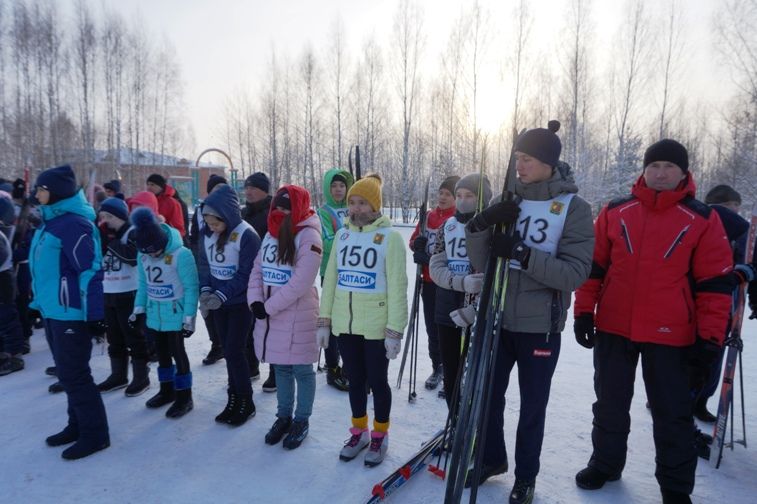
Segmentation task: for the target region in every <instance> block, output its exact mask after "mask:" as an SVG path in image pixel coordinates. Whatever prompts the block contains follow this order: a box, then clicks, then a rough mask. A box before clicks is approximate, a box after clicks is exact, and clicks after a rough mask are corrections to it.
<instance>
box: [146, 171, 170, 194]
mask: <svg viewBox="0 0 757 504" xmlns="http://www.w3.org/2000/svg"><path fill="white" fill-rule="evenodd" d="M147 181H148V182H152V183H153V184H155V185H157V186H160V188H161V189H163V190H165V188H166V179H165V177H163V175H160V174H159V173H153V174H152V175H150V176H149V177H147Z"/></svg>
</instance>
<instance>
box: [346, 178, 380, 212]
mask: <svg viewBox="0 0 757 504" xmlns="http://www.w3.org/2000/svg"><path fill="white" fill-rule="evenodd" d="M381 184H382V181H381V177H380V176H379V175H378V174H377V173H371V174H370V175H366V176H365V177H363V178H361V179H360V180H358V181H357V182H355V183H354V184H353V185H352V187H350V190H349V192H348V193H347V200H349V199H350V196H360V197H361V198H363V199H364V200H365V201H367V202H368V203H369V204H370V205H371V208H373V211H374V212H380V211H381V200H382V198H381Z"/></svg>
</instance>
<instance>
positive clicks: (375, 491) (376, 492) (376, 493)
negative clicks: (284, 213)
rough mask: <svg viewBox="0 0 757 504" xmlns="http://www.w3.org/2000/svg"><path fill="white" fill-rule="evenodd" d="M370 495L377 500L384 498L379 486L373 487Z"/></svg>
mask: <svg viewBox="0 0 757 504" xmlns="http://www.w3.org/2000/svg"><path fill="white" fill-rule="evenodd" d="M371 495H374V496H376V497H378V498H379V499H381V500H384V497H386V493H385V492H384V487H383V486H381V485H380V484H378V485H375V486H374V487H373V492H371Z"/></svg>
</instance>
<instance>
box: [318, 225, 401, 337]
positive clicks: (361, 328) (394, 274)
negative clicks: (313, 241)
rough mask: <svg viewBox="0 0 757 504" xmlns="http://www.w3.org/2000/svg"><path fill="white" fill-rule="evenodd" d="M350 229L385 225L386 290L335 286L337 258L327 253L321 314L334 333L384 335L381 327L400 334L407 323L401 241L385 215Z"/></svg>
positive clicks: (349, 226) (363, 229)
mask: <svg viewBox="0 0 757 504" xmlns="http://www.w3.org/2000/svg"><path fill="white" fill-rule="evenodd" d="M348 228H349V229H350V230H351V231H361V232H370V231H374V230H375V229H378V228H387V230H386V234H387V245H386V247H387V249H386V264H385V267H386V292H385V293H383V294H366V293H361V292H346V291H343V290H339V289H337V288H336V282H337V258H336V253H335V252H334V250H332V251H331V253H330V254H329V260H328V266H327V267H326V276H325V277H324V281H323V291H322V293H321V313H320V316H321V317H322V318H328V319H331V331H332V332H333V333H334V334H336V335H339V334H360V335H362V336H364V337H365V339H372V340H379V339H384V329H390V330H392V331H395V332H397V333H399V334H404V332H405V326H406V325H407V269H406V268H407V266H406V259H405V243H404V240H403V239H402V236H401V235H400V234H399V232H397V231H393V230H392V229H391V228H392V223H391V221H390V220H389V218H388V217H386V216H383V215H382V216H381V217H379V218H378V219H376V220H375V221H374V222H373V223H372V224H370V225H368V226H363V227H362V228H359V227H357V226H354V225H352V224H348Z"/></svg>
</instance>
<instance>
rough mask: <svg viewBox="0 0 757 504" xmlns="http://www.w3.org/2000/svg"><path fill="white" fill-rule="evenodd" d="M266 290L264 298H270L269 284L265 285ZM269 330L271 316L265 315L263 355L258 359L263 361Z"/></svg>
mask: <svg viewBox="0 0 757 504" xmlns="http://www.w3.org/2000/svg"><path fill="white" fill-rule="evenodd" d="M266 289H267V290H268V295H267V296H266V300H268V299H270V298H271V286H270V285H269V286H268V287H266ZM270 330H271V318H270V317H266V318H265V334H264V335H263V355H262V356H261V357H260V360H261V361H263V362H265V352H266V350H267V348H268V333H269V332H270Z"/></svg>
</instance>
